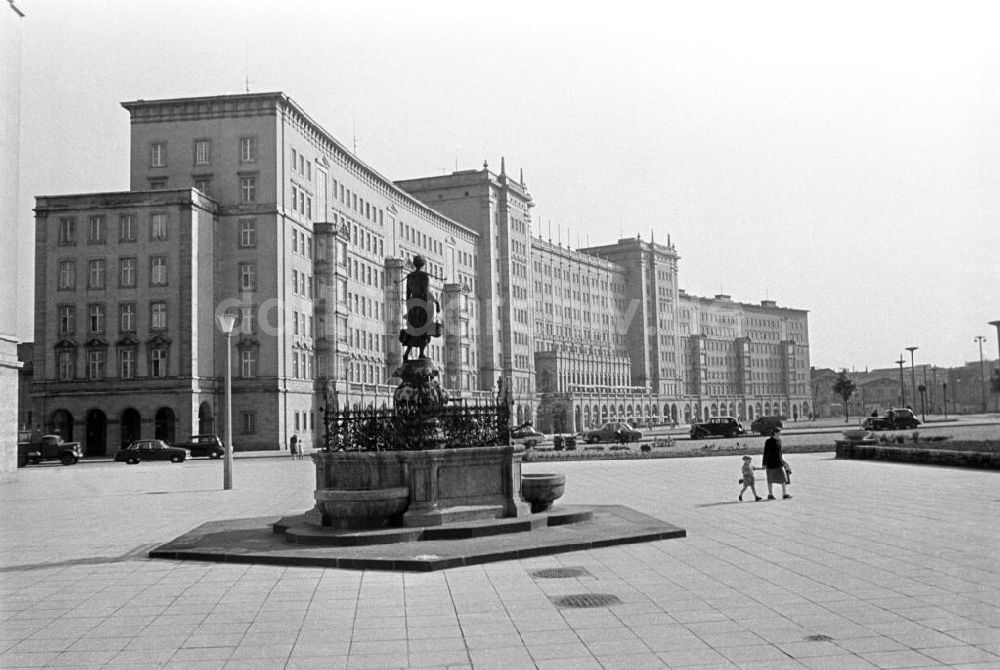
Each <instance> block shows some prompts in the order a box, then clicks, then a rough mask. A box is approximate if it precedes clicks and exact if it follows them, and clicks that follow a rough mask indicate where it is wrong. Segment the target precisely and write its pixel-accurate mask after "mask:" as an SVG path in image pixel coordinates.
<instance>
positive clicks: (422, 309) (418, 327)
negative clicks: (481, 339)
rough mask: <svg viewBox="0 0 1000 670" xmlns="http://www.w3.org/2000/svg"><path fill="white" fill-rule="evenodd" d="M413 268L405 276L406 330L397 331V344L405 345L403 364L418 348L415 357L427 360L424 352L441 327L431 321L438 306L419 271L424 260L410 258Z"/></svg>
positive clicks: (428, 280)
mask: <svg viewBox="0 0 1000 670" xmlns="http://www.w3.org/2000/svg"><path fill="white" fill-rule="evenodd" d="M413 267H414V270H413V272H411V273H409V274H408V275H406V328H404V329H403V330H401V331H399V341H400V342H401V343H402V344H403V345H405V346H406V351H404V352H403V360H404V361H406V360H409V358H410V350H411V349H412V348H413V347H417V348H419V349H420V353H419V358H427V356H426V354H425V353H424V349H426V348H427V345H428V344H430V342H431V338H432V337H440V336H441V324H440V323H438V322H436V321H434V315H435V314H437V313H438V312H440V311H441V305H440V304H439V303H438V301H437V298H435V297H434V293H433V292H432V291H431V287H430V275H429V274H427V273H426V272H424V270H423V269H422V268H423V267H424V257H423V256H421V255H420V254H417V255H416V256H414V257H413ZM432 304H433V308H432V307H431V305H432Z"/></svg>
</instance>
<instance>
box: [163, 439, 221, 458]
mask: <svg viewBox="0 0 1000 670" xmlns="http://www.w3.org/2000/svg"><path fill="white" fill-rule="evenodd" d="M173 446H175V447H178V448H180V449H187V450H188V451H190V452H191V458H206V457H207V458H222V457H223V456H225V455H226V447H225V446H223V444H222V440H220V439H219V437H218V436H217V435H192V436H191V439H190V440H188V441H187V442H182V443H179V444H175V445H173Z"/></svg>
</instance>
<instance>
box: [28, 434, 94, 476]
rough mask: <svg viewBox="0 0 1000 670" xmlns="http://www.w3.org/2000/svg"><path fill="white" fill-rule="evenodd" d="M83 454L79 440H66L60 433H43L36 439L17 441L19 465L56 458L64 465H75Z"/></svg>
mask: <svg viewBox="0 0 1000 670" xmlns="http://www.w3.org/2000/svg"><path fill="white" fill-rule="evenodd" d="M83 454H84V452H83V447H82V446H81V445H80V443H79V442H64V441H63V439H62V437H61V436H59V435H42V436H41V437H39V438H38V439H35V440H32V439H30V438H28V439H26V440H25V441H23V442H20V441H19V442H18V443H17V467H19V468H23V467H24V466H25V465H28V464H29V463H31V464H35V463H40V462H42V461H55V460H58V461H59V462H60V463H62V464H63V465H75V464H76V463H77V462H78V461H79V460H80V459H81V458H83Z"/></svg>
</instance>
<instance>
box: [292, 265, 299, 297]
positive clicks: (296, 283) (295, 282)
mask: <svg viewBox="0 0 1000 670" xmlns="http://www.w3.org/2000/svg"><path fill="white" fill-rule="evenodd" d="M298 292H299V271H298V270H292V293H298Z"/></svg>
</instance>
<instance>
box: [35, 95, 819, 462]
mask: <svg viewBox="0 0 1000 670" xmlns="http://www.w3.org/2000/svg"><path fill="white" fill-rule="evenodd" d="M123 107H124V108H125V109H126V110H128V112H129V114H130V116H131V156H130V190H129V191H127V192H123V193H99V194H86V195H72V196H45V197H39V198H38V199H37V207H36V226H37V238H36V317H35V342H34V345H33V347H31V350H32V351H33V352H34V353H33V360H32V366H31V367H30V369H31V371H32V393H31V398H32V404H33V407H32V413H31V415H32V416H34V417H38V421H39V423H41V424H43V425H39V426H38V428H39V429H44V430H58V431H59V432H61V433H62V434H63V435H64V436H67V437H70V436H72V437H73V438H74V439H82V440H84V441H85V442H87V448H88V452H89V453H91V454H99V453H113V451H115V450H117V449H118V448H119V446H120V445H122V444H125V443H127V441H128V440H130V439H133V438H135V437H138V436H140V435H141V436H143V437H150V436H154V435H155V436H161V437H166V438H167V439H178V438H182V437H186V436H187V435H188V434H191V433H194V432H210V431H213V430H214V431H219V430H220V429H221V425H222V422H220V421H218V417H219V414H220V412H221V411H222V410H223V409H224V406H223V404H222V398H221V397H220V390H221V386H222V384H221V377H222V375H224V374H225V360H226V359H225V356H226V338H225V337H224V336H222V335H221V334H220V333H219V331H218V329H217V327H216V325H215V316H216V315H217V314H218V313H220V312H222V311H235V312H237V313H238V314H239V315H240V319H239V322H238V324H237V330H236V333H235V334H234V336H233V338H232V352H231V353H232V356H233V370H234V380H233V424H234V443H235V444H236V446H237V448H238V449H278V448H283V447H284V446H285V445H286V444H287V438H288V437H289V436H291V435H292V434H297V435H298V436H299V439H300V441H301V442H302V443H303V444H304V445H305V446H306V447H308V446H310V444H315V443H316V442H318V441H319V440H320V439H321V437H322V427H321V421H320V417H321V415H322V408H323V406H324V403H325V402H326V400H325V398H326V397H327V394H328V393H329V392H330V391H332V390H336V392H337V394H338V401H339V402H341V403H345V402H346V403H351V402H383V401H385V402H387V401H388V400H389V398H390V397H391V391H392V389H393V388H394V386H395V382H396V381H397V380H395V379H394V378H393V373H394V371H395V369H396V367H397V366H398V365H399V363H400V362H401V358H402V347H401V344H400V343H399V340H398V337H397V335H398V333H399V330H400V328H401V327H402V325H403V319H402V314H403V295H402V288H401V286H402V280H403V278H404V277H405V274H406V273H407V271H408V270H409V269H410V266H409V263H410V260H411V259H412V257H413V255H414V254H418V253H419V254H421V255H422V256H423V257H424V258H425V259H426V260H427V265H426V267H425V269H426V270H427V271H428V272H429V273H430V274H431V276H432V277H433V289H434V291H435V292H436V294H437V295H438V296H439V301H440V303H441V313H440V315H439V317H438V318H439V320H440V321H442V323H443V326H444V336H443V337H442V338H440V339H435V340H434V341H433V343H432V345H431V347H430V349H429V352H428V353H429V354H430V355H431V356H432V358H433V359H434V360H435V361H436V362H437V363H438V366H439V368H440V369H441V374H442V379H441V381H442V383H443V385H444V386H445V387H446V388H448V389H449V390H450V391H451V392H452V395H455V396H464V397H474V396H477V395H481V394H484V393H490V392H492V391H494V390H495V389H496V387H497V384H498V383H499V382H501V381H505V382H507V383H509V385H510V388H511V391H512V395H513V399H514V403H515V411H516V416H517V419H518V420H519V421H524V420H534V421H537V422H538V424H539V426H540V427H542V428H544V429H547V430H563V431H569V430H574V429H579V428H582V427H583V426H584V425H586V424H591V423H595V422H599V421H603V420H610V419H616V418H620V419H627V418H632V419H640V418H641V419H644V420H645V419H653V418H658V419H661V420H671V419H672V420H677V421H683V420H685V419H689V418H691V417H693V416H711V415H714V414H723V415H725V414H733V415H736V416H742V417H746V418H753V416H755V415H760V414H777V413H781V414H786V415H789V416H792V415H805V414H808V413H809V412H810V407H809V392H808V388H809V384H808V371H809V354H808V327H807V315H806V312H804V311H802V310H796V309H787V308H780V307H778V306H777V305H776V304H775V303H773V302H769V301H764V302H762V303H761V304H759V305H747V304H742V303H736V302H733V301H731V300H730V299H729V298H728V297H727V296H716V297H715V298H711V299H707V298H697V297H693V296H688V295H687V294H686V293H685V292H684V291H682V290H681V289H680V288H679V286H678V260H679V256H678V254H677V252H676V249H675V248H674V246H673V245H672V244H671V243H670V242H669V239H668V241H667V243H666V244H658V243H656V242H655V241H653V240H652V239H651V240H649V241H648V242H647V241H643V240H641V239H625V240H619V241H618V242H617V243H614V244H609V245H605V246H599V247H593V248H589V249H580V250H570V249H568V248H565V247H563V246H562V245H561V244H552V243H551V242H546V241H543V240H542V239H540V238H539V237H535V236H534V235H533V226H532V219H531V208H532V207H533V201H532V198H531V195H530V194H529V193H528V190H527V188H526V186H525V183H524V178H523V175H521V176H519V177H518V178H516V179H515V178H512V177H511V176H509V175H508V174H507V170H506V166H505V164H504V162H503V161H502V160H501V165H500V169H499V172H494V171H492V170H491V169H490V168H489V166H488V165H487V164H485V163H484V165H483V167H482V169H477V170H467V171H460V172H455V173H453V174H451V175H443V176H440V177H429V178H423V179H412V180H405V181H397V182H394V181H391V180H389V179H387V178H386V177H384V176H382V175H381V174H380V173H378V172H376V171H375V170H374V169H373V168H371V167H370V166H368V165H367V164H365V163H364V162H362V161H361V160H359V159H358V158H357V157H356V156H355V155H353V153H352V152H350V151H349V150H348V149H347V148H345V147H344V145H342V144H341V143H340V142H338V141H337V140H336V139H335V138H334V137H333V136H331V135H330V134H329V133H328V132H326V131H325V130H324V129H323V128H322V127H321V126H320V125H319V124H317V123H316V122H315V121H314V120H313V119H311V118H310V117H309V116H308V115H307V114H306V113H305V111H304V110H302V109H301V108H300V107H299V106H298V105H297V104H296V103H295V102H294V101H292V100H291V99H290V98H288V97H287V96H285V95H283V94H281V93H261V94H245V95H227V96H213V97H204V98H185V99H173V100H155V101H144V100H138V101H133V102H127V103H123Z"/></svg>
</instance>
